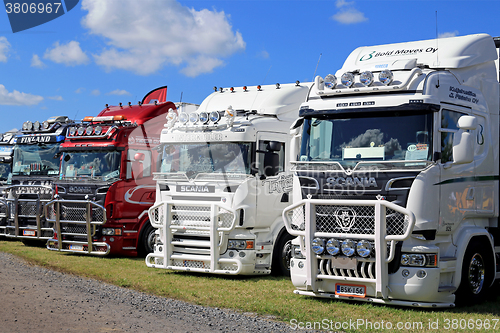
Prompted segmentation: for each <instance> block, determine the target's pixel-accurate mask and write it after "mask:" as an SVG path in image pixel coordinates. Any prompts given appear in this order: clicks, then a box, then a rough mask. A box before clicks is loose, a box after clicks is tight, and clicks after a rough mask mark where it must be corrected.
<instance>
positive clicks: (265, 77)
mask: <svg viewBox="0 0 500 333" xmlns="http://www.w3.org/2000/svg"><path fill="white" fill-rule="evenodd" d="M272 67H273V65H271V66H269V69H268V70H267V73H266V76H264V80H262V83H261V84H264V82H266V79H267V76H268V75H269V72H270V71H271V68H272Z"/></svg>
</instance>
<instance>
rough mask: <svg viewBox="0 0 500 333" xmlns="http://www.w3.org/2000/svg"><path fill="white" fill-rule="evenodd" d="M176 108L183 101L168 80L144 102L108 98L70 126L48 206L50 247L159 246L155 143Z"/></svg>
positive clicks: (103, 250) (121, 250)
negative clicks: (154, 215) (170, 97)
mask: <svg viewBox="0 0 500 333" xmlns="http://www.w3.org/2000/svg"><path fill="white" fill-rule="evenodd" d="M171 109H172V110H176V106H175V104H174V103H172V102H167V101H166V87H161V88H158V89H155V90H153V91H152V92H150V93H149V94H148V95H146V97H144V98H143V100H142V102H139V103H138V104H137V105H132V104H131V103H128V105H122V104H121V103H120V105H119V106H109V107H108V106H107V105H106V108H105V109H104V110H103V111H101V112H100V113H99V114H98V115H97V117H85V118H84V119H83V120H82V122H81V123H80V124H76V125H75V126H73V127H71V128H69V130H68V134H67V139H66V141H65V142H64V143H63V144H62V145H61V149H60V151H61V153H62V156H61V158H62V163H61V170H60V175H59V179H58V180H56V181H55V182H54V185H53V186H54V193H55V196H54V199H53V200H52V201H51V202H49V203H48V204H47V205H46V206H45V209H46V216H47V220H48V221H49V222H51V223H52V224H53V227H54V237H53V238H51V239H49V240H48V242H47V248H48V249H49V250H54V251H63V252H78V253H83V254H92V255H124V256H137V255H145V254H147V253H149V252H151V251H152V250H153V245H154V237H155V229H153V228H152V227H151V224H150V222H149V219H148V208H149V207H150V206H151V205H152V204H153V203H154V200H155V182H154V181H153V172H155V171H156V168H157V158H158V151H157V150H156V149H155V148H156V146H158V144H159V142H160V132H161V130H162V128H163V126H164V125H163V124H164V123H165V118H164V117H165V115H166V114H167V112H168V111H169V110H171Z"/></svg>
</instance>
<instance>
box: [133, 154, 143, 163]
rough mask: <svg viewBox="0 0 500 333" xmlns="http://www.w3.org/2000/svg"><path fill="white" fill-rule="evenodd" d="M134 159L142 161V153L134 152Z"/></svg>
mask: <svg viewBox="0 0 500 333" xmlns="http://www.w3.org/2000/svg"><path fill="white" fill-rule="evenodd" d="M134 161H136V162H137V161H144V153H135V155H134Z"/></svg>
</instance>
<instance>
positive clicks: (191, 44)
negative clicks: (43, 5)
mask: <svg viewBox="0 0 500 333" xmlns="http://www.w3.org/2000/svg"><path fill="white" fill-rule="evenodd" d="M82 9H84V10H86V11H88V14H87V15H86V16H85V17H84V18H83V20H82V24H83V26H84V27H86V28H88V29H89V30H90V33H92V34H95V35H98V36H102V37H103V38H105V40H106V43H107V44H108V47H107V48H106V49H104V50H103V51H102V52H101V53H100V54H94V55H93V56H94V59H95V61H96V63H97V64H99V65H101V66H103V67H105V68H106V69H107V70H112V69H124V70H129V71H133V72H135V73H137V74H142V75H147V74H151V73H154V72H156V71H158V70H160V69H161V68H162V67H164V66H167V65H176V66H181V67H183V68H182V70H181V72H183V73H185V74H186V75H188V76H197V75H199V74H202V73H209V72H211V71H212V70H213V69H214V68H216V67H218V66H221V65H222V64H223V61H222V58H224V57H228V56H230V55H232V54H233V53H235V52H238V51H241V50H244V49H245V42H244V41H243V37H242V35H241V34H240V33H239V32H238V31H236V32H234V31H233V29H232V26H231V24H230V23H229V16H228V15H226V14H225V13H224V12H222V11H221V12H217V11H215V10H213V11H210V10H208V9H202V10H200V11H197V10H195V9H193V8H188V7H185V6H182V5H181V4H180V3H179V2H177V1H174V0H168V1H155V0H141V1H137V0H120V1H101V0H83V1H82ZM198 61H203V62H204V63H201V64H200V63H198Z"/></svg>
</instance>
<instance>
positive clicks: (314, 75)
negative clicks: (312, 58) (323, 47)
mask: <svg viewBox="0 0 500 333" xmlns="http://www.w3.org/2000/svg"><path fill="white" fill-rule="evenodd" d="M322 54H323V53H320V54H319V59H318V62H317V63H316V69H314V74H313V79H312V80H313V82H314V78H315V77H316V71H317V70H318V65H319V61H320V60H321V55H322Z"/></svg>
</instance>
